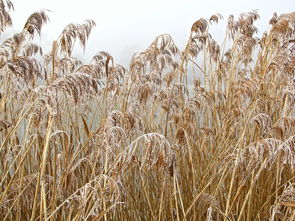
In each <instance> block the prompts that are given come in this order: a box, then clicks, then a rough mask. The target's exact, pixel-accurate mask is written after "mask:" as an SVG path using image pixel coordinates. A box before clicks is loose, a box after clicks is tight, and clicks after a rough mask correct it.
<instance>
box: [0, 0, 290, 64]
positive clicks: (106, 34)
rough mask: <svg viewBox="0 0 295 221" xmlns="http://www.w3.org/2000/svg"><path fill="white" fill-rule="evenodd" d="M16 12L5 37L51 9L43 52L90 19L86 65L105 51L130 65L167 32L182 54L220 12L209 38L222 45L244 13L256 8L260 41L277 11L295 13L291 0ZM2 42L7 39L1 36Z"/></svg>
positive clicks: (50, 5) (30, 0) (131, 3)
mask: <svg viewBox="0 0 295 221" xmlns="http://www.w3.org/2000/svg"><path fill="white" fill-rule="evenodd" d="M12 2H13V4H14V7H15V10H14V11H13V12H11V16H12V19H13V28H10V29H9V30H8V31H6V34H5V35H6V37H10V36H11V35H13V33H16V32H18V31H21V30H22V28H23V26H24V24H25V22H26V20H27V18H28V17H29V16H30V15H31V14H32V13H33V12H35V11H39V10H43V9H47V10H50V11H48V12H47V15H48V16H49V18H50V22H49V23H48V24H46V25H45V26H44V27H43V29H42V35H41V38H40V39H39V41H40V42H41V45H42V46H43V49H44V52H45V53H47V52H49V51H50V49H51V46H52V42H53V41H54V40H55V39H57V38H58V36H59V35H60V33H61V32H62V30H63V29H64V28H65V26H66V25H68V24H69V23H82V22H83V21H84V20H86V19H92V20H94V21H95V22H96V27H95V28H94V29H93V30H92V33H91V35H90V38H89V40H88V43H87V45H86V49H85V52H83V50H82V49H81V48H80V47H77V46H78V44H77V46H76V47H75V50H74V53H73V56H75V57H78V58H79V59H81V60H82V61H83V62H86V63H88V62H89V61H90V60H91V58H92V57H93V56H94V55H95V54H96V53H97V52H98V51H107V52H109V53H110V54H111V55H112V56H113V57H114V59H115V62H116V63H120V64H123V65H125V66H128V63H129V61H130V59H131V57H132V55H133V54H134V53H136V52H139V51H143V50H144V49H145V48H147V47H148V45H149V44H150V43H151V42H152V41H153V40H154V39H155V38H156V37H157V36H159V35H161V34H164V33H167V34H170V35H171V36H172V38H173V39H174V41H175V43H176V45H177V46H178V47H179V48H180V49H183V48H184V46H185V44H186V41H187V39H188V37H189V32H190V28H191V25H192V24H193V23H194V22H195V21H196V20H198V19H199V18H201V17H204V18H209V17H210V16H211V15H212V14H215V13H220V14H221V15H222V16H223V17H224V20H223V21H221V22H220V23H219V24H218V25H212V26H211V27H210V33H211V34H212V35H213V37H214V38H215V39H216V40H217V41H218V42H221V41H222V40H223V38H224V34H225V27H226V20H227V18H228V16H229V15H230V14H233V15H234V16H235V19H237V18H238V15H239V14H240V13H243V12H249V11H252V10H255V9H258V13H259V15H260V19H259V20H258V22H256V26H257V27H258V29H259V31H260V32H259V33H258V36H260V35H261V34H262V33H263V32H264V31H266V30H267V29H268V27H269V26H268V22H269V20H270V19H271V17H272V15H273V13H274V12H277V13H278V15H279V14H282V13H288V12H292V11H294V9H295V8H294V1H292V0H269V1H266V0H263V1H257V0H248V1H235V0H226V1H218V0H206V1H199V0H149V1H141V0H124V1H120V0H105V1H102V0H98V1H94V0H92V1H91V0H83V1H76V0H59V1H57V0H50V1H49V0H26V1H23V0H14V1H13V0H12ZM2 37H3V36H2Z"/></svg>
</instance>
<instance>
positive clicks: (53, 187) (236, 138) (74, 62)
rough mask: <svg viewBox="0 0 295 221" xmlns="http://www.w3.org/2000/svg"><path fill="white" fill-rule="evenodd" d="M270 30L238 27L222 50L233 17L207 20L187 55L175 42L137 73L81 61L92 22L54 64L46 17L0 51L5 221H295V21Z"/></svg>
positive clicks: (3, 21)
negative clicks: (46, 48)
mask: <svg viewBox="0 0 295 221" xmlns="http://www.w3.org/2000/svg"><path fill="white" fill-rule="evenodd" d="M12 9H13V4H12V3H11V2H10V1H8V0H0V15H1V16H0V31H1V34H3V32H4V31H5V29H6V28H7V27H9V26H11V25H12V21H11V18H10V15H9V12H10V10H12ZM258 18H259V16H258V14H257V12H256V11H252V12H249V13H244V14H241V15H240V16H239V17H238V18H237V19H235V18H234V17H233V16H230V17H229V18H228V21H227V27H226V36H225V40H224V43H223V45H222V46H219V45H218V43H217V42H216V41H215V40H214V39H213V37H212V36H211V35H210V33H209V28H210V27H211V26H212V24H213V23H218V21H219V20H220V19H222V16H221V15H219V14H216V15H213V16H212V17H211V18H209V19H204V18H201V19H199V20H197V21H196V22H195V23H194V24H193V25H192V28H191V30H190V38H189V39H188V42H187V45H186V46H185V47H184V48H185V49H184V50H179V49H178V48H177V46H176V45H175V44H174V42H173V39H172V38H171V36H169V35H167V34H164V35H161V36H159V37H157V38H156V39H155V40H154V41H153V42H152V43H151V45H150V46H149V47H148V48H147V49H146V50H145V51H143V52H141V53H138V54H135V55H134V56H133V58H132V60H131V61H130V66H129V68H125V67H123V66H122V65H118V64H116V63H115V61H114V59H113V57H112V56H111V55H110V54H109V53H107V52H105V51H101V52H98V53H97V54H96V55H95V56H94V57H93V59H92V60H91V62H90V63H89V64H82V62H81V61H79V60H78V59H77V58H74V57H73V56H72V51H73V48H74V46H75V44H76V43H77V42H78V43H79V42H80V43H81V45H82V47H85V45H86V42H87V39H88V37H89V34H90V32H91V29H92V28H93V27H94V26H95V23H94V22H93V21H91V20H87V21H85V22H84V23H82V24H69V25H68V26H67V27H66V28H65V29H64V30H63V31H62V32H61V35H60V36H59V38H58V39H56V40H55V41H53V44H52V50H51V51H50V53H48V54H43V51H42V48H41V47H40V46H39V45H37V44H36V43H34V37H35V36H36V35H40V34H41V29H42V26H43V25H45V24H46V23H47V22H48V17H47V15H46V11H40V12H36V13H33V14H32V15H31V16H30V17H29V18H28V20H27V21H26V23H25V25H24V27H23V30H22V32H20V33H16V34H14V35H13V36H12V37H11V38H8V39H2V41H1V45H0V68H1V69H0V74H1V81H0V90H1V98H0V141H1V143H0V157H1V162H0V215H1V219H2V220H32V221H33V220H99V219H102V220H163V221H164V220H199V221H204V220H208V221H209V220H210V221H211V220H247V221H250V220H273V221H275V220H285V221H287V220H289V221H291V220H295V168H294V167H295V135H294V134H295V133H294V132H295V113H294V105H295V78H294V74H295V73H294V67H295V13H294V12H293V13H290V14H283V15H280V16H277V15H276V14H274V16H273V18H272V19H271V20H270V27H269V30H268V31H267V32H265V33H264V34H263V36H262V38H260V39H259V38H257V37H256V33H257V28H256V27H255V26H254V23H255V21H256V20H257V19H258ZM188 31H189V30H188ZM191 67H193V73H191V74H192V75H193V78H194V81H193V82H190V80H188V72H189V71H188V70H189V69H191Z"/></svg>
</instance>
